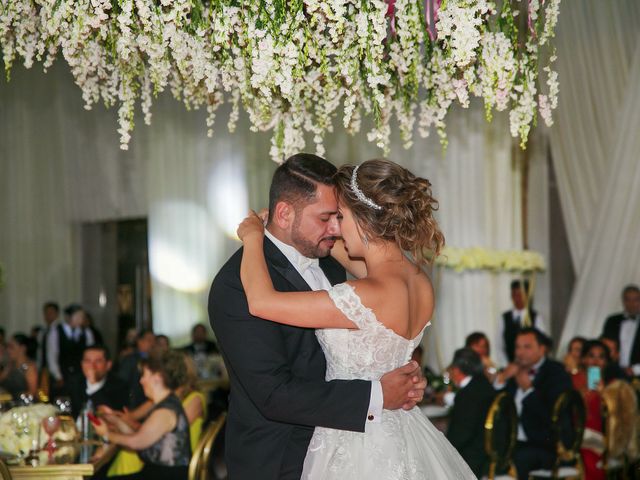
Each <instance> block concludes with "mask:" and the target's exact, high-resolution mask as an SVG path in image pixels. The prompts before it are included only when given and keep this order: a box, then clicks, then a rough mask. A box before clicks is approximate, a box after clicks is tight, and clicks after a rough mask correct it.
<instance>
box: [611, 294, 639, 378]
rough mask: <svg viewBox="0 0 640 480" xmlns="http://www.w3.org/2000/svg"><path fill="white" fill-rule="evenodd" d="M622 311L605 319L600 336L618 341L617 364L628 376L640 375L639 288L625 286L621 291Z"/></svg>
mask: <svg viewBox="0 0 640 480" xmlns="http://www.w3.org/2000/svg"><path fill="white" fill-rule="evenodd" d="M622 305H623V307H624V310H623V311H622V312H621V313H616V314H614V315H611V316H609V317H608V318H607V320H606V321H605V323H604V328H603V329H602V336H603V337H608V338H616V339H618V342H619V345H620V359H619V361H618V364H619V365H620V367H622V368H623V369H625V371H626V373H627V375H628V376H630V377H631V376H639V375H640V329H638V323H639V322H640V288H638V287H637V286H636V285H627V286H626V287H625V288H624V290H623V291H622Z"/></svg>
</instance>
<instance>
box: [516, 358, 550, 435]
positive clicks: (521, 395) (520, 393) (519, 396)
mask: <svg viewBox="0 0 640 480" xmlns="http://www.w3.org/2000/svg"><path fill="white" fill-rule="evenodd" d="M545 360H546V358H545V357H542V358H541V359H540V361H539V362H538V363H536V364H535V365H534V366H533V367H531V370H534V371H535V372H537V371H538V370H539V369H540V367H541V366H542V364H543V363H544V362H545ZM534 378H535V375H532V376H531V381H533V380H534ZM533 390H534V388H533V385H532V386H531V387H530V388H529V389H528V390H522V389H521V388H520V387H518V390H516V397H515V398H514V401H515V404H516V411H517V412H518V440H519V441H521V442H526V441H527V434H526V433H524V428H522V422H521V421H520V417H521V416H522V402H523V401H524V399H525V398H527V397H528V396H529V395H530V394H531V393H532V392H533Z"/></svg>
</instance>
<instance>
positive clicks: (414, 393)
mask: <svg viewBox="0 0 640 480" xmlns="http://www.w3.org/2000/svg"><path fill="white" fill-rule="evenodd" d="M380 384H381V385H382V397H383V408H385V409H387V410H397V409H399V408H404V409H405V410H410V409H411V408H413V407H415V406H416V404H417V403H419V402H420V401H422V397H423V396H424V389H425V388H426V387H427V380H426V379H425V378H424V376H423V375H422V371H421V370H420V367H419V366H418V364H417V363H416V362H414V361H411V362H409V363H407V364H406V365H404V366H402V367H400V368H396V369H395V370H392V371H390V372H388V373H385V374H384V375H383V376H382V378H381V379H380Z"/></svg>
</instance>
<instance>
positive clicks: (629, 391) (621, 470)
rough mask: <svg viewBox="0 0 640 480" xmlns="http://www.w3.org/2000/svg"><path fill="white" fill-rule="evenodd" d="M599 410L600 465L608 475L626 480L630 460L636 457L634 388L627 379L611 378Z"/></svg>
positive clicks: (635, 401) (636, 408)
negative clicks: (600, 430)
mask: <svg viewBox="0 0 640 480" xmlns="http://www.w3.org/2000/svg"><path fill="white" fill-rule="evenodd" d="M601 411H602V424H603V427H604V428H603V443H604V452H603V454H602V468H603V469H604V470H605V472H606V474H607V478H616V477H617V476H621V477H622V478H623V479H624V480H626V479H627V478H628V470H629V468H628V467H629V464H630V463H635V462H636V459H637V439H636V438H635V437H636V435H637V429H636V422H637V420H638V405H637V397H636V391H635V390H634V388H633V387H632V386H631V385H629V384H628V383H627V382H625V381H622V380H614V381H613V382H611V383H610V384H609V385H607V386H606V387H605V389H604V391H603V392H602V410H601ZM635 470H637V468H636V469H635Z"/></svg>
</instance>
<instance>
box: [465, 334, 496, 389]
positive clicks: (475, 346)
mask: <svg viewBox="0 0 640 480" xmlns="http://www.w3.org/2000/svg"><path fill="white" fill-rule="evenodd" d="M464 346H465V347H466V348H470V349H471V350H473V351H474V352H476V353H477V354H478V355H480V358H481V359H482V365H483V366H484V373H485V375H486V376H487V378H488V379H489V381H490V382H493V380H494V378H495V375H496V371H497V369H496V365H495V363H493V361H492V360H491V346H490V344H489V339H488V338H487V336H486V335H485V334H484V333H482V332H473V333H470V334H469V335H468V336H467V338H466V339H465V342H464Z"/></svg>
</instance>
